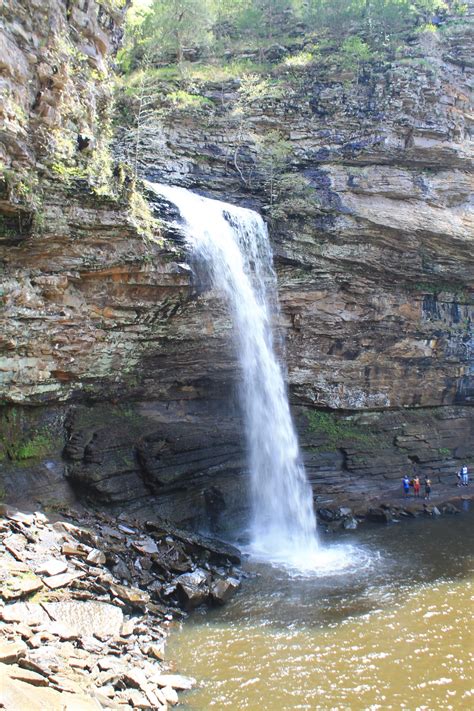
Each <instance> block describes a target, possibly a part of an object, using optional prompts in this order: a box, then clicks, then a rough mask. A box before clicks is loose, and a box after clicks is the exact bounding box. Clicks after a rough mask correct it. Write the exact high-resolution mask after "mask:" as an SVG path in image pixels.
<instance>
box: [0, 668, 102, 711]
mask: <svg viewBox="0 0 474 711" xmlns="http://www.w3.org/2000/svg"><path fill="white" fill-rule="evenodd" d="M0 688H1V690H2V704H3V708H4V709H5V710H6V711H20V710H21V711H23V709H28V711H100V710H101V709H102V706H101V704H99V702H98V701H96V700H95V699H93V698H92V697H91V696H86V695H85V694H69V693H61V692H59V691H56V690H55V689H51V688H49V687H41V686H35V685H33V684H31V683H27V682H25V681H21V680H19V679H15V678H12V677H11V676H10V675H9V673H8V666H5V665H3V664H1V665H0Z"/></svg>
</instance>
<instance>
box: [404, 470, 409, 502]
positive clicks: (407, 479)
mask: <svg viewBox="0 0 474 711" xmlns="http://www.w3.org/2000/svg"><path fill="white" fill-rule="evenodd" d="M402 485H403V492H404V494H405V499H407V498H408V494H409V493H410V479H409V478H408V474H405V476H404V477H403V479H402Z"/></svg>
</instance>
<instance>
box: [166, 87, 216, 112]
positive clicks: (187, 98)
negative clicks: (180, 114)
mask: <svg viewBox="0 0 474 711" xmlns="http://www.w3.org/2000/svg"><path fill="white" fill-rule="evenodd" d="M167 98H168V100H169V101H171V103H172V104H173V105H174V106H176V107H177V108H181V109H202V108H205V107H206V106H213V103H212V101H210V100H209V99H206V97H205V96H200V95H199V94H191V93H190V92H189V91H184V90H183V89H177V90H176V91H172V92H170V93H169V94H168V97H167Z"/></svg>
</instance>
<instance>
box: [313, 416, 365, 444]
mask: <svg viewBox="0 0 474 711" xmlns="http://www.w3.org/2000/svg"><path fill="white" fill-rule="evenodd" d="M305 414H306V419H307V421H308V431H309V432H313V433H314V434H317V435H319V436H321V437H323V438H324V440H325V442H324V446H325V447H327V448H329V449H338V448H339V447H341V446H342V444H343V443H344V442H347V441H355V442H359V443H362V444H365V445H367V446H370V447H373V446H375V444H376V443H377V438H376V436H375V435H372V434H368V433H367V432H365V431H364V430H363V429H362V428H361V427H359V426H357V425H355V424H353V423H352V422H350V421H348V420H344V419H341V418H338V417H336V415H334V414H333V413H330V412H323V411H321V410H308V411H306V413H305Z"/></svg>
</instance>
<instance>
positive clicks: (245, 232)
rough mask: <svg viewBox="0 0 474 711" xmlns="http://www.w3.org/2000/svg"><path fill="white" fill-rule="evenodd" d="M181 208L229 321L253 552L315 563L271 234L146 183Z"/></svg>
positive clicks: (244, 215)
mask: <svg viewBox="0 0 474 711" xmlns="http://www.w3.org/2000/svg"><path fill="white" fill-rule="evenodd" d="M149 186H150V188H151V189H152V190H153V191H154V192H155V193H156V194H158V195H161V196H162V197H163V198H165V199H166V200H167V201H169V202H171V203H173V204H174V205H175V206H176V207H177V208H178V210H179V212H180V215H181V217H182V219H183V221H184V230H185V234H186V241H187V245H188V248H189V250H190V252H191V253H192V254H193V255H194V257H195V258H197V259H198V260H199V261H200V262H201V261H202V262H203V263H204V264H205V265H206V269H207V271H208V274H209V276H210V279H211V282H212V285H213V287H214V288H215V289H216V290H217V291H218V292H219V293H221V294H223V295H225V297H226V300H227V302H228V304H229V307H230V312H231V314H232V318H233V321H234V328H235V338H236V343H237V352H238V357H239V361H240V365H241V369H242V383H241V387H240V391H241V400H242V408H243V413H244V421H245V433H246V440H247V447H248V458H249V469H250V475H251V507H252V522H251V539H252V549H253V551H254V552H255V553H257V554H258V555H261V556H264V557H265V558H267V559H270V560H273V561H276V562H277V561H278V562H281V563H287V564H293V565H295V566H297V567H299V568H302V567H308V566H311V565H314V563H315V560H316V553H317V548H318V544H317V536H316V523H315V517H314V511H313V503H312V492H311V487H310V485H309V483H308V481H307V479H306V475H305V471H304V467H303V464H302V462H301V457H300V452H299V447H298V440H297V436H296V432H295V429H294V426H293V422H292V418H291V414H290V408H289V403H288V396H287V392H286V386H285V380H284V376H283V372H282V368H281V366H280V364H279V363H278V360H277V357H276V354H275V349H274V339H273V334H272V327H271V321H272V313H271V310H272V309H271V308H270V305H271V304H272V305H274V309H275V307H276V305H277V303H278V302H277V295H276V276H275V272H274V270H273V259H272V251H271V246H270V242H269V239H268V233H267V229H266V226H265V223H264V222H263V220H262V218H261V217H260V215H258V214H257V213H256V212H254V211H253V210H247V209H245V208H240V207H235V206H234V205H230V204H227V203H224V202H219V201H217V200H210V199H207V198H203V197H201V196H199V195H196V194H194V193H191V192H189V191H188V190H185V189H183V188H177V187H170V186H165V185H158V184H149Z"/></svg>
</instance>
